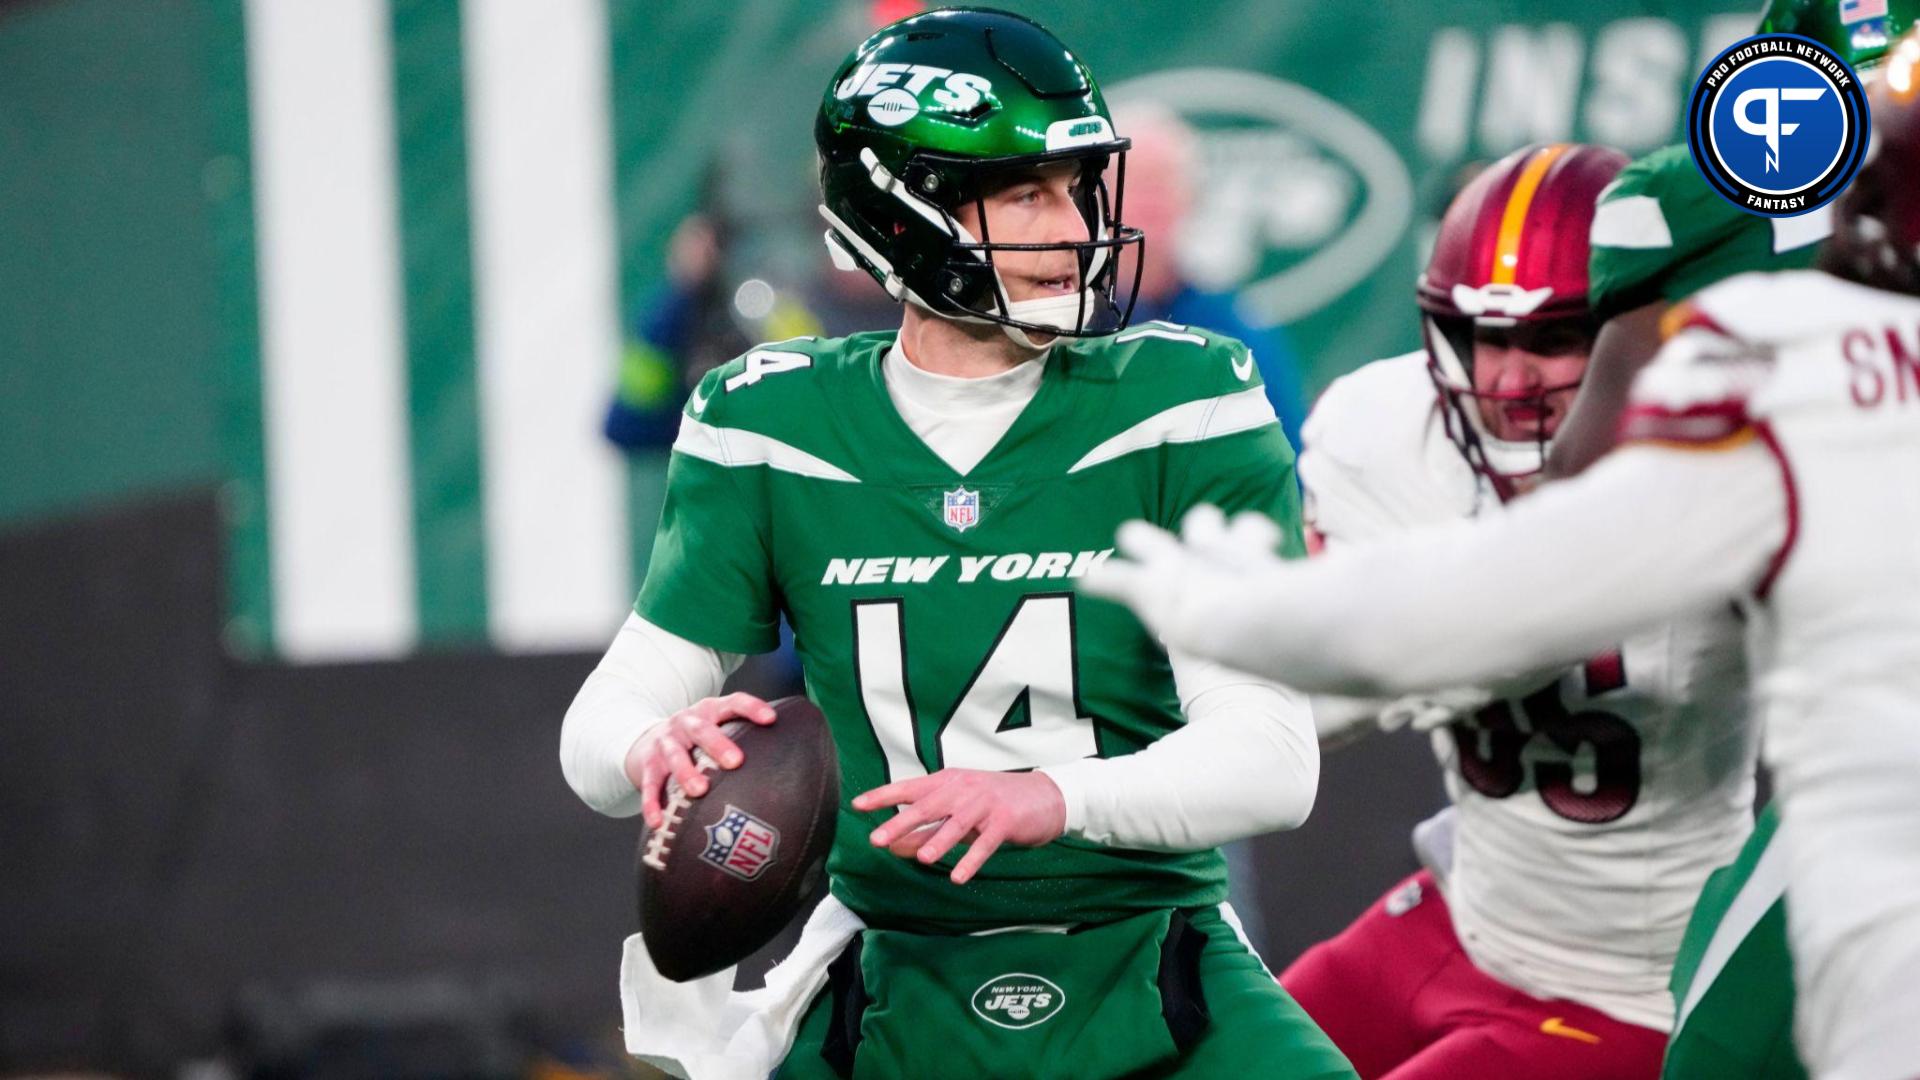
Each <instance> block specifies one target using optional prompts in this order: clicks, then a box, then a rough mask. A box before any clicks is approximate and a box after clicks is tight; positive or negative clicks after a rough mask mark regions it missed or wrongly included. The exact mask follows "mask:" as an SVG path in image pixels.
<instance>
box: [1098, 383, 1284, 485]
mask: <svg viewBox="0 0 1920 1080" xmlns="http://www.w3.org/2000/svg"><path fill="white" fill-rule="evenodd" d="M1279 422H1280V420H1279V418H1278V417H1276V416H1274V415H1273V403H1272V402H1271V401H1269V400H1268V399H1267V391H1266V389H1265V388H1264V387H1259V386H1249V387H1247V388H1246V389H1245V390H1237V391H1235V392H1233V393H1231V394H1222V395H1220V396H1219V397H1210V398H1201V399H1200V400H1199V401H1189V402H1187V403H1186V404H1184V405H1175V406H1174V407H1173V408H1171V409H1163V410H1161V411H1160V412H1157V413H1154V414H1153V415H1152V416H1149V417H1147V418H1146V419H1145V420H1142V421H1140V422H1139V423H1137V424H1135V425H1133V426H1132V427H1130V428H1128V429H1127V430H1125V431H1123V432H1121V433H1120V434H1118V435H1115V436H1114V437H1113V438H1111V439H1108V440H1106V441H1105V442H1103V443H1101V444H1100V445H1099V446H1096V447H1094V448H1093V449H1091V450H1089V451H1087V453H1086V456H1085V457H1083V458H1081V459H1080V460H1079V461H1076V462H1074V463H1073V467H1072V468H1070V469H1068V470H1067V471H1068V472H1070V473H1077V472H1079V471H1080V470H1081V469H1090V468H1092V467H1093V466H1095V465H1099V464H1101V463H1103V462H1108V461H1112V460H1113V459H1114V458H1117V457H1124V456H1126V455H1127V454H1131V453H1133V452H1134V451H1135V450H1148V449H1151V448H1153V447H1156V446H1164V445H1166V444H1167V443H1188V442H1199V441H1201V440H1202V439H1218V438H1220V437H1221V436H1223V435H1235V434H1238V433H1240V432H1242V431H1251V430H1253V429H1254V428H1257V427H1265V426H1266V425H1268V424H1277V423H1279Z"/></svg>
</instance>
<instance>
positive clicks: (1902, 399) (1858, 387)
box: [1840, 326, 1920, 409]
mask: <svg viewBox="0 0 1920 1080" xmlns="http://www.w3.org/2000/svg"><path fill="white" fill-rule="evenodd" d="M1912 329H1913V330H1914V331H1915V333H1914V336H1913V337H1911V338H1909V337H1907V336H1906V334H1905V333H1903V332H1902V330H1903V328H1902V327H1898V326H1883V327H1876V328H1875V329H1873V330H1861V329H1854V330H1849V331H1847V332H1846V333H1845V334H1843V335H1841V337H1840V355H1841V356H1843V357H1845V358H1846V361H1847V368H1848V369H1849V374H1850V376H1851V378H1850V381H1849V383H1848V389H1849V390H1850V391H1851V393H1852V395H1853V403H1854V404H1855V405H1858V406H1860V407H1861V408H1863V409H1873V408H1878V407H1879V406H1880V405H1882V404H1883V403H1885V402H1886V400H1887V399H1888V397H1889V396H1891V397H1892V399H1893V400H1894V401H1895V402H1897V403H1899V404H1901V405H1905V404H1907V403H1908V402H1909V401H1911V402H1916V403H1920V327H1914V328H1912Z"/></svg>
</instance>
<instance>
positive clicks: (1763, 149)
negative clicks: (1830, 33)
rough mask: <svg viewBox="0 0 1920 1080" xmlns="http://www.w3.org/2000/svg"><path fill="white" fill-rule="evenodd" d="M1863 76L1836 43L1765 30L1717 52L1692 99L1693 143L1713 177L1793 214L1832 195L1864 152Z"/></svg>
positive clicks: (1728, 193) (1755, 202)
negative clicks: (1830, 44)
mask: <svg viewBox="0 0 1920 1080" xmlns="http://www.w3.org/2000/svg"><path fill="white" fill-rule="evenodd" d="M1867 139H1868V117H1867V99H1866V94H1865V93H1864V92H1863V90H1862V89H1861V86H1860V79H1859V77H1858V76H1856V75H1855V74H1854V71H1853V69H1852V68H1851V67H1848V66H1847V62H1846V61H1845V60H1842V59H1841V58H1840V57H1839V56H1838V55H1836V54H1835V53H1834V52H1833V50H1831V49H1829V48H1827V47H1826V46H1824V45H1822V44H1820V43H1819V42H1817V41H1814V40H1813V39H1811V38H1804V37H1801V36H1799V35H1797V34H1762V35H1759V36H1758V37H1750V38H1747V39H1746V40H1745V41H1741V42H1738V43H1736V44H1734V45H1733V46H1731V47H1729V48H1728V49H1727V50H1726V51H1724V52H1722V53H1721V54H1720V55H1719V56H1717V57H1715V58H1714V60H1713V63H1711V64H1708V65H1707V68H1706V70H1705V71H1704V72H1702V73H1701V75H1700V82H1699V83H1698V85H1696V86H1695V87H1694V90H1693V97H1692V99H1691V100H1690V101H1689V102H1688V105H1687V143H1688V145H1689V147H1690V148H1691V149H1692V151H1693V163H1694V165H1695V166H1697V167H1698V168H1699V170H1700V175H1701V176H1703V177H1705V178H1706V181H1707V183H1708V185H1710V186H1711V187H1712V188H1713V189H1714V190H1715V191H1717V192H1719V193H1720V194H1721V196H1722V197H1724V198H1725V199H1726V200H1727V201H1729V202H1731V203H1733V204H1734V205H1735V206H1738V207H1739V208H1740V209H1742V210H1745V211H1747V212H1748V213H1751V214H1760V215H1764V216H1767V217H1793V216H1795V215H1799V214H1804V213H1807V212H1808V211H1810V210H1817V209H1819V208H1820V207H1822V206H1825V205H1826V204H1827V203H1828V202H1831V201H1832V200H1833V199H1834V198H1835V197H1836V196H1838V195H1839V194H1840V193H1841V192H1842V191H1845V190H1846V187H1847V184H1848V182H1849V181H1851V180H1852V179H1853V174H1854V173H1855V172H1856V171H1858V169H1859V168H1860V161H1861V159H1862V158H1863V157H1864V156H1865V155H1866V150H1867Z"/></svg>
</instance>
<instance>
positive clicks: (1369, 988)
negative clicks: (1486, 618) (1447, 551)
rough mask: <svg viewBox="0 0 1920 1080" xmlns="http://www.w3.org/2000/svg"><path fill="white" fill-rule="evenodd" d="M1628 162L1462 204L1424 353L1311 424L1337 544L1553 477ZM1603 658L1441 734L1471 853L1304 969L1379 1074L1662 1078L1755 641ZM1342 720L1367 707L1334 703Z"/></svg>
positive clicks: (1737, 767)
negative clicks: (1678, 982) (1600, 257)
mask: <svg viewBox="0 0 1920 1080" xmlns="http://www.w3.org/2000/svg"><path fill="white" fill-rule="evenodd" d="M1625 163H1626V158H1625V156H1624V155H1622V154H1619V153H1618V152H1616V151H1613V150H1609V149H1605V148H1601V147H1596V146H1580V145H1568V144H1556V145H1548V146H1535V147H1529V148H1526V149H1523V150H1520V151H1517V152H1515V153H1513V154H1511V155H1509V156H1508V157H1506V158H1504V159H1502V160H1501V161H1499V162H1498V163H1496V164H1494V165H1493V166H1491V167H1489V168H1488V169H1487V170H1486V171H1484V172H1483V173H1481V174H1480V175H1479V176H1478V177H1476V178H1475V179H1474V181H1473V182H1472V183H1470V184H1469V185H1468V186H1467V187H1466V188H1465V189H1463V190H1462V191H1461V193H1460V195H1459V196H1458V197H1457V198H1456V199H1455V200H1454V202H1453V204H1452V205H1451V206H1450V207H1449V209H1448V211H1447V214H1446V216H1445V218H1444V220H1443V221H1442V223H1441V226H1440V231H1439V234H1438V236H1437V238H1436V241H1435V247H1434V252H1433V256H1432V258H1431V260H1430V261H1429V263H1428V266H1427V268H1426V271H1425V272H1424V273H1423V274H1422V275H1421V277H1420V283H1419V301H1420V306H1421V308H1422V310H1423V313H1424V320H1423V321H1424V323H1425V327H1426V337H1427V347H1426V348H1424V349H1422V350H1420V351H1417V352H1414V353H1410V354H1408V355H1405V356H1400V357H1396V358H1393V359H1390V360H1381V361H1378V362H1376V363H1372V364H1368V365H1366V366H1364V367H1362V368H1361V369H1359V370H1358V371H1356V372H1354V373H1353V374H1350V375H1348V376H1346V377H1344V378H1342V379H1339V380H1337V381H1336V382H1334V384H1333V385H1332V386H1330V387H1329V388H1328V389H1327V391H1326V393H1325V394H1324V395H1322V397H1321V399H1320V401H1319V403H1318V404H1317V405H1316V407H1315V409H1314V412H1313V415H1312V417H1311V418H1310V419H1309V420H1308V423H1307V427H1306V434H1305V439H1304V449H1303V452H1302V455H1301V460H1300V475H1301V481H1302V483H1303V485H1304V487H1305V488H1306V491H1307V498H1308V508H1309V509H1308V526H1309V528H1311V529H1313V530H1315V531H1316V532H1317V533H1318V534H1319V536H1320V538H1321V541H1322V542H1323V543H1324V544H1325V545H1326V546H1327V547H1329V548H1331V549H1333V550H1339V549H1344V548H1347V547H1352V546H1356V545H1364V544H1369V543H1373V542H1376V541H1379V540H1382V539H1385V538H1388V537H1392V536H1396V535H1400V534H1403V533H1405V532H1407V531H1409V530H1412V529H1414V528H1417V527H1419V526H1422V525H1431V524H1440V523H1445V522H1450V521H1458V520H1461V519H1465V518H1472V517H1475V516H1477V515H1481V514H1497V513H1499V512H1500V508H1501V507H1502V505H1503V503H1504V502H1505V500H1507V499H1510V498H1513V497H1515V496H1517V495H1518V494H1519V493H1520V492H1521V491H1523V490H1524V489H1526V488H1528V487H1529V486H1531V484H1532V482H1533V481H1534V480H1535V479H1536V478H1537V476H1536V474H1537V473H1538V471H1539V470H1540V468H1541V467H1542V465H1543V463H1544V460H1545V453H1546V448H1547V444H1548V442H1549V440H1550V439H1551V437H1552V435H1553V433H1554V431H1555V430H1556V428H1557V426H1558V423H1559V419H1560V417H1561V416H1562V415H1563V414H1564V413H1565V411H1566V409H1567V407H1568V405H1569V403H1570V401H1571V399H1572V397H1573V392H1574V390H1575V388H1576V387H1577V386H1578V385H1579V382H1580V378H1581V375H1582V373H1583V370H1584V368H1585V366H1586V362H1587V350H1588V348H1589V347H1590V345H1591V342H1592V323H1591V320H1590V318H1589V312H1588V309H1587V297H1586V281H1587V253H1588V243H1587V235H1588V226H1589V223H1590V222H1591V220H1592V217H1593V207H1594V204H1595V201H1596V199H1597V197H1598V196H1599V193H1600V191H1601V190H1602V189H1603V188H1604V187H1605V186H1606V185H1607V184H1608V183H1609V182H1610V181H1611V180H1612V178H1613V176H1614V175H1615V174H1616V173H1618V172H1619V171H1620V169H1621V167H1622V166H1623V165H1624V164H1625ZM1535 603H1537V604H1540V605H1542V606H1545V607H1550V606H1551V605H1552V604H1553V597H1552V595H1551V594H1543V595H1541V596H1540V597H1537V598H1535ZM1595 653H1596V654H1595V655H1594V656H1593V657H1592V658H1590V659H1589V660H1587V661H1586V662H1584V663H1580V664H1576V665H1573V666H1572V667H1570V668H1566V669H1561V670H1552V671H1546V672H1543V673H1541V674H1538V675H1534V676H1533V677H1532V678H1527V677H1525V676H1522V677H1520V678H1510V679H1502V680H1499V682H1500V685H1499V686H1498V687H1497V688H1493V689H1495V691H1496V693H1495V694H1493V695H1481V696H1480V697H1479V699H1478V700H1479V703H1480V705H1481V706H1482V707H1480V708H1478V709H1472V710H1468V712H1467V714H1466V715H1462V716H1459V717H1458V718H1457V719H1455V720H1454V722H1452V723H1450V724H1447V725H1445V726H1444V727H1439V728H1438V729H1437V730H1435V731H1434V732H1433V736H1432V737H1433V744H1434V750H1435V753H1436V755H1437V756H1438V758H1439V760H1440V764H1441V767H1442V768H1443V769H1444V770H1445V771H1446V782H1447V788H1448V791H1449V794H1450V795H1451V796H1452V799H1453V803H1454V807H1453V809H1452V810H1451V811H1449V813H1450V814H1451V816H1452V818H1453V828H1454V837H1453V855H1452V867H1451V868H1450V870H1447V871H1446V872H1445V873H1444V874H1443V876H1442V878H1441V879H1440V880H1439V881H1438V882H1436V880H1435V877H1434V876H1433V874H1432V873H1430V872H1422V873H1420V874H1418V875H1416V876H1414V877H1413V878H1411V879H1409V880H1408V881H1406V882H1403V883H1402V884H1401V885H1400V886H1398V887H1397V888H1395V889H1394V890H1391V891H1390V892H1389V893H1388V894H1387V896H1386V897H1385V898H1384V899H1383V900H1382V901H1381V903H1379V904H1377V905H1375V906H1374V908H1373V909H1371V910H1370V911H1368V912H1367V913H1366V914H1365V915H1363V916H1362V917H1361V918H1360V919H1359V920H1358V921H1357V922H1355V923H1354V924H1353V926H1352V927H1350V928H1349V929H1348V930H1347V931H1345V932H1344V933H1343V934H1341V935H1340V936H1339V937H1337V938H1335V939H1333V940H1331V941H1328V942H1325V943H1323V944H1321V945H1319V946H1316V947H1315V948H1313V949H1311V950H1309V951H1308V952H1307V953H1306V954H1305V955H1303V956H1302V957H1301V958H1300V959H1299V960H1298V961H1297V962H1296V963H1294V964H1293V966H1292V967H1290V968H1289V969H1287V971H1286V972H1285V973H1284V974H1283V975H1282V976H1281V982H1282V983H1283V985H1285V986H1286V987H1287V989H1288V991H1289V992H1291V993H1292V994H1293V995H1294V996H1295V997H1296V998H1297V999H1298V1000H1299V1001H1300V1003H1301V1004H1302V1005H1304V1006H1305V1007H1306V1009H1307V1011H1308V1012H1309V1013H1310V1014H1311V1015H1313V1016H1314V1018H1315V1019H1316V1020H1318V1021H1319V1022H1320V1024H1321V1026H1322V1027H1323V1028H1324V1029H1325V1030H1326V1031H1327V1033H1328V1034H1329V1035H1331V1036H1332V1037H1333V1039H1334V1041H1335V1042H1336V1043H1338V1044H1339V1045H1340V1047H1341V1049H1342V1050H1344V1051H1345V1052H1346V1053H1347V1055H1348V1057H1349V1058H1350V1059H1351V1060H1352V1061H1353V1063H1354V1065H1355V1067H1356V1068H1357V1069H1358V1070H1359V1072H1360V1074H1361V1075H1362V1076H1380V1075H1386V1074H1388V1073H1389V1072H1391V1073H1392V1075H1393V1076H1395V1077H1456V1076H1469V1075H1471V1076H1492V1075H1500V1076H1507V1077H1520V1076H1541V1077H1556V1078H1566V1077H1584V1076H1590V1077H1635V1076H1645V1077H1653V1076H1656V1075H1658V1073H1659V1071H1660V1061H1661V1056H1662V1052H1663V1050H1664V1048H1665V1043H1666V1032H1667V1031H1668V1030H1669V1029H1670V1027H1671V1025H1672V1017H1673V1003H1672V999H1671V996H1670V995H1669V993H1668V991H1667V978H1668V973H1669V970H1670V968H1671V966H1672V961H1673V956H1674V953H1675V951H1676V950H1677V949H1678V947H1679V942H1680V937H1681V933H1682V931H1683V930H1684V929H1685V926H1686V919H1687V916H1688V914H1689V913H1690V911H1691V910H1692V906H1693V901H1694V898H1695V897H1696V896H1697V895H1698V894H1699V890H1700V886H1701V884H1702V882H1703V881H1704V880H1705V878H1706V875H1707V874H1708V873H1709V872H1710V871H1711V870H1712V869H1713V868H1714V867H1716V866H1719V865H1722V864H1724V863H1726V862H1727V861H1729V860H1730V859H1731V858H1732V857H1733V854H1734V852H1735V851H1737V850H1738V848H1739V845H1740V841H1741V839H1742V838H1743V837H1744V836H1745V835H1746V832H1747V830H1748V828H1749V827H1750V825H1751V821H1752V817H1751V814H1752V810H1751V808H1752V802H1753V761H1754V753H1755V747H1754V740H1753V738H1752V737H1751V728H1750V726H1749V725H1748V724H1747V723H1746V700H1745V681H1746V673H1745V668H1744V665H1743V663H1742V659H1743V657H1742V649H1741V641H1740V628H1739V624H1738V620H1737V618H1736V616H1735V614H1734V612H1733V610H1732V608H1731V607H1727V608H1723V609H1721V610H1719V611H1715V612H1710V613H1704V614H1703V615H1701V616H1700V617H1698V618H1692V619H1686V620H1680V621H1676V622H1674V623H1671V624H1667V625H1663V626H1658V627H1654V628H1652V629H1649V630H1647V631H1646V632H1643V633H1640V634H1636V635H1634V636H1632V637H1631V638H1627V639H1623V640H1622V641H1620V642H1615V643H1611V645H1610V647H1608V648H1604V649H1598V650H1596V651H1595ZM1336 711H1343V712H1346V713H1347V715H1349V716H1358V715H1360V711H1359V710H1352V709H1348V710H1336V709H1321V708H1318V707H1317V708H1316V712H1318V713H1323V714H1332V713H1335V712H1336ZM1367 720H1368V721H1370V720H1371V717H1368V718H1367ZM1322 729H1323V733H1324V734H1327V735H1330V736H1331V735H1333V734H1334V733H1333V732H1331V731H1328V730H1327V725H1326V724H1325V723H1324V722H1323V725H1322ZM1443 869H1444V868H1443Z"/></svg>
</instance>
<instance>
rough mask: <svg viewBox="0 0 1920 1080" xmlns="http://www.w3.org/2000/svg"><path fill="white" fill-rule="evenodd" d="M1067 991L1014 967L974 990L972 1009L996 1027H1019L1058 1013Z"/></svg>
mask: <svg viewBox="0 0 1920 1080" xmlns="http://www.w3.org/2000/svg"><path fill="white" fill-rule="evenodd" d="M1066 1003H1067V994H1066V991H1064V990H1062V989H1060V987H1059V986H1058V985H1057V984H1055V983H1054V981H1053V980H1051V979H1048V978H1046V977H1044V976H1040V975H1030V974H1027V973H1026V972H1021V971H1013V972H1008V973H1007V974H1005V975H1001V976H998V977H996V978H992V979H988V980H987V981H986V982H984V983H982V984H981V985H980V989H978V990H975V991H974V992H973V1011H974V1014H975V1015H977V1016H979V1017H980V1019H982V1020H985V1021H986V1022H987V1023H989V1024H993V1025H995V1026H997V1027H1003V1028H1010V1029H1012V1030H1014V1031H1018V1030H1020V1029H1021V1028H1030V1027H1033V1026H1035V1025H1037V1024H1044V1023H1046V1022H1047V1021H1049V1020H1051V1019H1053V1018H1054V1017H1056V1016H1058V1015H1060V1009H1061V1008H1062V1007H1063V1006H1065V1005H1066Z"/></svg>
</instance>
